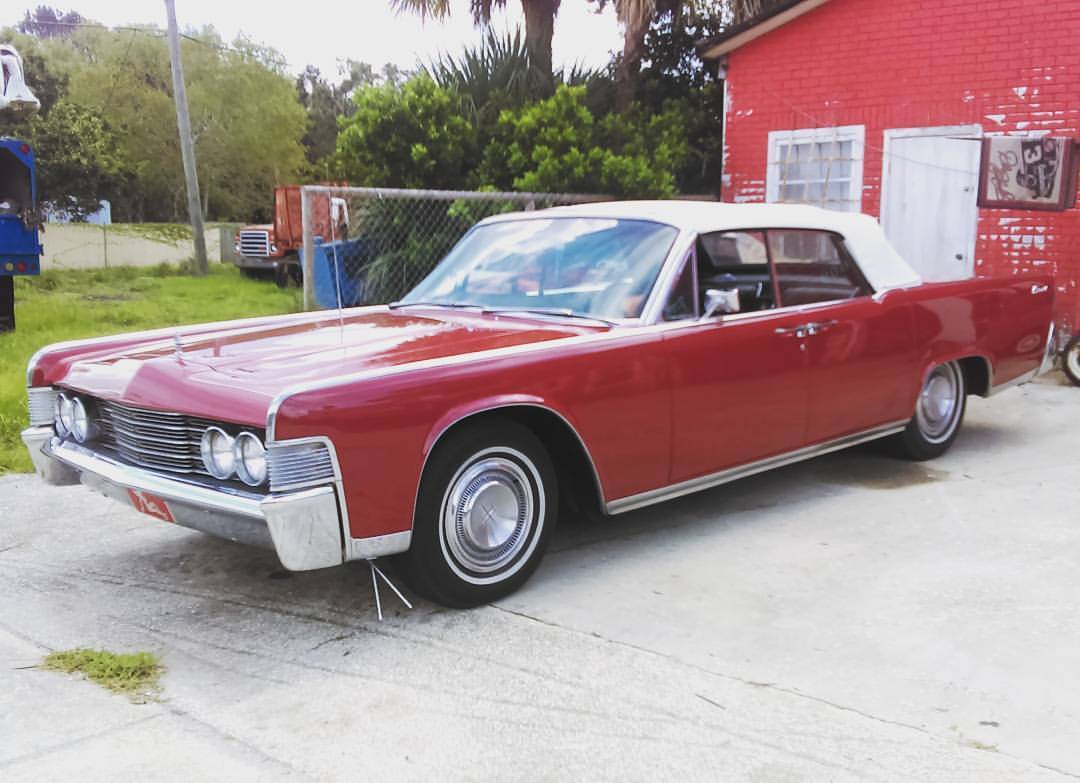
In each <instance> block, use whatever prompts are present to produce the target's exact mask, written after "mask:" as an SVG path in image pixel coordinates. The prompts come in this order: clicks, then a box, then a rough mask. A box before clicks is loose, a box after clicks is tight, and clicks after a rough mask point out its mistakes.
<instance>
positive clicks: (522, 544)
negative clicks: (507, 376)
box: [402, 419, 559, 608]
mask: <svg viewBox="0 0 1080 783" xmlns="http://www.w3.org/2000/svg"><path fill="white" fill-rule="evenodd" d="M558 507H559V497H558V486H557V483H556V478H555V469H554V467H553V466H552V463H551V457H550V456H549V455H548V453H547V450H546V449H545V448H544V446H543V444H542V443H541V442H540V440H539V439H538V438H537V437H536V436H535V435H534V434H533V433H532V432H531V431H530V430H528V429H526V428H525V427H522V426H521V425H519V424H517V423H516V422H514V421H511V420H509V419H497V420H494V419H493V420H489V421H485V422H480V423H477V424H475V425H466V426H465V427H463V428H461V429H459V430H457V431H456V432H453V433H451V434H450V435H449V436H448V437H447V438H446V439H445V440H444V441H442V442H441V443H439V444H438V446H437V447H436V450H435V451H434V452H433V453H432V454H431V456H430V458H429V460H428V464H427V465H426V467H425V469H424V475H423V477H422V478H421V483H420V492H419V496H418V498H417V507H416V515H415V518H414V522H413V538H412V546H411V548H410V549H409V551H408V552H407V553H406V554H405V555H404V556H403V558H402V560H403V563H402V565H403V569H402V570H403V572H404V576H405V578H406V581H408V583H409V585H410V586H411V587H412V588H413V589H414V590H416V592H418V593H420V594H421V595H424V596H426V597H427V598H430V599H432V600H434V601H437V602H438V603H441V604H444V605H446V606H453V607H460V608H465V607H470V606H477V605H479V604H484V603H488V602H490V601H494V600H496V599H498V598H501V597H503V596H505V595H507V594H509V593H511V592H513V591H514V590H516V589H517V588H518V587H519V586H521V585H522V584H524V582H525V581H526V580H527V579H528V578H529V577H530V576H531V575H532V572H533V571H535V570H536V567H537V565H539V563H540V560H541V558H542V557H543V554H544V550H545V549H546V548H547V542H548V540H549V539H550V537H551V532H552V530H553V529H554V527H555V522H556V519H557V513H558Z"/></svg>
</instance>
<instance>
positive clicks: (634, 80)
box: [615, 19, 652, 112]
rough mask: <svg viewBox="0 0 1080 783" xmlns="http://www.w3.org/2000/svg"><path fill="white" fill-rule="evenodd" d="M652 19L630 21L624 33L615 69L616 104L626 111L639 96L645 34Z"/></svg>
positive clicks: (622, 110)
mask: <svg viewBox="0 0 1080 783" xmlns="http://www.w3.org/2000/svg"><path fill="white" fill-rule="evenodd" d="M651 22H652V20H651V19H644V20H639V21H637V22H628V23H627V25H626V32H625V33H624V34H623V53H622V58H621V59H620V60H619V64H618V67H617V68H616V69H615V105H616V107H617V108H618V110H619V111H620V112H626V111H627V110H629V109H630V106H631V105H632V104H633V103H634V98H636V97H637V91H638V83H639V82H640V81H641V59H642V57H643V56H644V54H645V35H646V33H648V32H649V24H650V23H651Z"/></svg>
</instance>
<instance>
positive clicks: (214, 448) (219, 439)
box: [199, 427, 236, 479]
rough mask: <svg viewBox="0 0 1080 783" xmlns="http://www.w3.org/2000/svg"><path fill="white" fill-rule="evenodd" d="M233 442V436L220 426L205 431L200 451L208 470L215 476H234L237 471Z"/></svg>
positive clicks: (217, 477)
mask: <svg viewBox="0 0 1080 783" xmlns="http://www.w3.org/2000/svg"><path fill="white" fill-rule="evenodd" d="M233 443H234V441H233V437H232V436H231V435H229V434H228V433H227V432H225V431H224V430H223V429H221V428H220V427H209V428H208V429H207V430H206V432H204V433H203V436H202V442H201V443H200V444H199V451H200V453H201V454H202V460H203V464H204V465H205V466H206V470H207V471H208V472H209V473H210V475H211V476H213V477H214V478H216V479H227V478H232V476H233V474H234V473H235V472H236V457H235V456H234V454H233Z"/></svg>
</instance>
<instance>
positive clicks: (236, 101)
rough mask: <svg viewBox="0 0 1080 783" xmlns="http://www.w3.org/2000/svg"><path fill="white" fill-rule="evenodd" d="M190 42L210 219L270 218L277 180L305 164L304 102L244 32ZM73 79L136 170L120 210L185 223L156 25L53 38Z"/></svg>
mask: <svg viewBox="0 0 1080 783" xmlns="http://www.w3.org/2000/svg"><path fill="white" fill-rule="evenodd" d="M194 38H195V40H189V39H185V40H184V41H183V43H182V51H183V57H184V68H185V76H186V78H187V82H188V91H189V92H188V98H189V103H190V106H191V118H192V132H193V136H194V137H195V149H196V158H197V160H198V165H199V184H200V187H201V190H202V195H203V199H204V207H205V209H206V213H207V215H208V216H209V217H211V218H216V219H230V220H247V219H251V218H258V217H264V218H265V217H266V216H268V215H269V213H270V211H271V208H272V197H271V193H272V189H273V186H274V185H275V184H276V183H280V182H289V181H295V180H296V178H297V177H298V175H299V173H300V171H301V169H302V167H303V164H304V151H303V147H302V145H301V139H302V137H303V135H304V132H305V130H306V115H305V112H304V108H303V107H302V106H301V105H300V103H299V101H298V100H297V97H296V92H295V87H294V85H293V82H292V80H291V79H290V78H289V77H288V76H287V75H286V73H285V62H284V58H283V57H282V56H281V55H280V54H279V53H277V52H275V51H274V50H272V49H269V48H266V47H262V46H258V45H255V44H253V43H251V42H250V41H247V40H244V39H239V40H237V41H235V42H234V43H233V44H232V46H225V45H224V43H223V42H222V41H221V40H220V38H218V36H217V35H216V34H215V33H213V31H211V30H206V31H203V32H201V33H198V34H197V35H195V36H194ZM48 44H49V48H48V52H49V55H50V58H51V59H52V60H53V61H54V62H56V63H57V64H58V67H60V68H62V69H64V70H65V71H66V73H67V74H68V79H69V94H68V99H69V100H70V101H71V102H72V103H74V104H78V105H80V106H84V107H86V108H88V109H92V110H94V111H96V112H98V113H99V114H100V115H101V116H103V117H105V118H106V119H107V121H108V122H109V125H110V126H111V127H112V128H113V130H114V132H115V135H116V147H117V156H118V157H119V159H120V160H121V161H123V164H124V167H125V168H126V169H127V170H128V171H129V172H130V175H129V177H128V185H129V186H128V187H127V188H126V189H125V190H124V191H123V192H122V193H120V194H118V196H117V199H116V201H115V209H114V213H115V215H116V216H117V218H118V219H120V220H164V221H170V220H177V219H180V218H181V216H182V215H183V214H184V186H183V171H182V167H181V163H180V152H179V142H178V136H177V130H176V114H175V110H174V107H173V101H172V80H171V75H170V72H169V54H168V49H167V47H166V44H165V41H164V40H163V38H162V37H161V36H160V32H159V31H158V30H157V29H156V28H145V29H144V30H137V31H125V32H112V31H109V30H105V29H101V28H83V29H79V30H78V31H77V32H76V33H74V34H73V35H72V36H71V37H70V38H69V39H68V40H66V41H49V42H48Z"/></svg>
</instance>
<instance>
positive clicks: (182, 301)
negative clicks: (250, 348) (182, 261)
mask: <svg viewBox="0 0 1080 783" xmlns="http://www.w3.org/2000/svg"><path fill="white" fill-rule="evenodd" d="M185 271H186V269H185V267H183V266H176V265H168V264H162V265H161V266H157V267H114V268H110V269H85V270H65V271H49V272H45V273H44V274H42V275H41V276H40V277H17V278H16V279H15V318H16V321H17V324H18V328H17V329H16V330H15V331H14V332H7V333H5V334H0V474H3V473H8V472H30V471H32V470H33V466H32V465H31V464H30V456H29V455H28V454H27V453H26V448H25V447H24V446H23V444H22V440H21V439H20V438H19V433H20V432H22V430H23V429H24V428H25V427H26V426H27V423H28V422H27V411H26V364H27V362H28V361H29V360H30V357H31V356H33V354H34V352H35V351H36V350H37V349H38V348H40V347H42V346H43V345H48V344H49V343H55V342H61V341H63V340H76V339H79V338H84V337H97V336H100V335H109V334H119V333H122V332H134V331H139V330H142V329H156V328H159V327H164V326H183V325H185V324H196V323H206V322H208V321H221V320H227V319H230V318H247V317H250V316H259V315H273V314H276V313H289V312H296V311H297V310H299V309H300V305H301V298H300V293H299V292H298V291H297V290H296V289H290V290H286V291H282V290H281V289H279V288H277V286H275V285H274V284H273V283H269V282H266V281H261V280H248V279H247V278H244V277H242V276H241V275H240V273H239V271H238V270H237V269H236V268H235V267H233V266H231V265H225V264H212V265H211V273H210V275H209V276H207V277H191V276H188V275H186V274H185Z"/></svg>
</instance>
